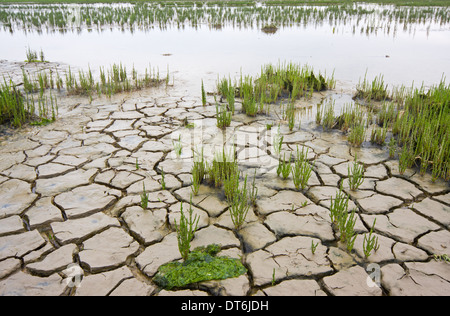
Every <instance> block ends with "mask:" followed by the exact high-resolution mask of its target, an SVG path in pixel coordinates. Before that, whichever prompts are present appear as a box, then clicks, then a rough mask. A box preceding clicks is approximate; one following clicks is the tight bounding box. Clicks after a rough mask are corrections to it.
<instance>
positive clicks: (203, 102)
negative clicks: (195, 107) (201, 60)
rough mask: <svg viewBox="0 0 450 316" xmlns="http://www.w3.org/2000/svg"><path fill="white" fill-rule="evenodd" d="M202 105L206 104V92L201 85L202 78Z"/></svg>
mask: <svg viewBox="0 0 450 316" xmlns="http://www.w3.org/2000/svg"><path fill="white" fill-rule="evenodd" d="M202 105H203V106H206V92H205V87H204V86H203V80H202Z"/></svg>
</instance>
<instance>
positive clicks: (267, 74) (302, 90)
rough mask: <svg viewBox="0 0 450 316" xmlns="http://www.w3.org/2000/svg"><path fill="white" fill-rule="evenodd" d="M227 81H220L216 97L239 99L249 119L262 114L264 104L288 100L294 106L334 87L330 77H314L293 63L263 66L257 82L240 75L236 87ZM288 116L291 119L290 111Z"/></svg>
mask: <svg viewBox="0 0 450 316" xmlns="http://www.w3.org/2000/svg"><path fill="white" fill-rule="evenodd" d="M230 81H231V80H230V79H227V78H223V79H222V80H220V81H219V82H218V83H217V90H218V93H219V94H221V95H222V97H225V98H227V99H230V93H233V94H234V96H235V97H239V98H241V100H242V109H243V112H245V113H246V114H247V115H249V116H255V115H256V114H258V113H261V112H263V110H264V104H265V103H277V102H280V103H281V100H282V99H290V102H292V103H293V102H294V101H295V100H296V99H299V98H301V97H306V96H310V95H311V93H312V92H313V91H322V90H327V89H330V88H333V87H334V85H335V83H334V78H333V76H331V77H330V78H327V77H326V76H324V75H322V74H320V73H319V74H317V73H314V71H313V69H312V68H311V67H309V66H307V65H306V66H302V65H300V64H295V63H292V62H291V63H280V64H278V65H277V66H274V65H272V64H268V65H265V66H263V67H261V72H260V75H259V76H258V77H256V78H253V77H251V76H243V75H242V74H241V77H240V79H239V80H238V82H237V83H236V84H235V85H232V84H231V82H230ZM292 105H293V104H292ZM289 114H292V115H291V116H292V117H293V111H292V113H289ZM292 125H293V124H292V122H291V126H292Z"/></svg>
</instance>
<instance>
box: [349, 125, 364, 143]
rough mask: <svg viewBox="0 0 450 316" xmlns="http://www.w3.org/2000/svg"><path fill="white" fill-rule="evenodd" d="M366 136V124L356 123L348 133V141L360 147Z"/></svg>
mask: <svg viewBox="0 0 450 316" xmlns="http://www.w3.org/2000/svg"><path fill="white" fill-rule="evenodd" d="M365 138H366V124H364V123H355V124H353V125H352V126H351V128H350V132H349V133H348V141H349V142H350V144H352V145H353V146H355V147H360V146H361V145H362V143H363V142H364V140H365Z"/></svg>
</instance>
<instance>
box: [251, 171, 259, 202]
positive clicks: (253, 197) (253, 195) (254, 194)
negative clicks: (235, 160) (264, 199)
mask: <svg viewBox="0 0 450 316" xmlns="http://www.w3.org/2000/svg"><path fill="white" fill-rule="evenodd" d="M255 181H256V169H255V174H254V175H253V182H252V189H251V191H250V202H251V203H252V204H253V205H254V206H256V198H257V197H258V188H257V187H256V183H255Z"/></svg>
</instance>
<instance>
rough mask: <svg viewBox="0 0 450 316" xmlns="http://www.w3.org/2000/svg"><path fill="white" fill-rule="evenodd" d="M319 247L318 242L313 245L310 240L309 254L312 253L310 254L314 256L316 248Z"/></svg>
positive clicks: (312, 241)
mask: <svg viewBox="0 0 450 316" xmlns="http://www.w3.org/2000/svg"><path fill="white" fill-rule="evenodd" d="M318 245H319V242H317V243H316V244H314V240H312V239H311V252H312V254H315V253H316V249H317V246H318Z"/></svg>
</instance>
